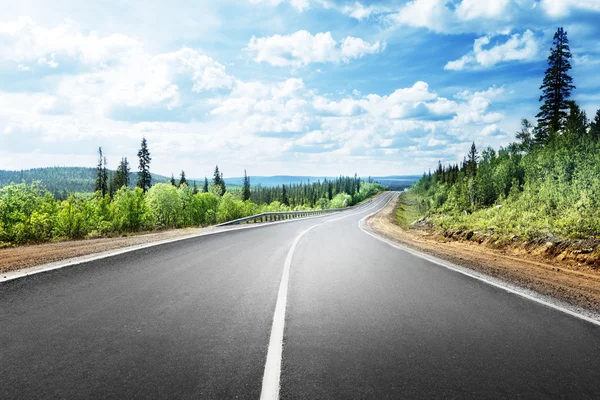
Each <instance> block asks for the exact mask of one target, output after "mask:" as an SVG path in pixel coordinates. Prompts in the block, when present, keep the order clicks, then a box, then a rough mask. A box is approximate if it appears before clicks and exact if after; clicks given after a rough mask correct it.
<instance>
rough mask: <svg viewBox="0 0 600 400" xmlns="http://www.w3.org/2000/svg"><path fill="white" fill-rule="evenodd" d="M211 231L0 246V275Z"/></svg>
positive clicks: (168, 231) (211, 228)
mask: <svg viewBox="0 0 600 400" xmlns="http://www.w3.org/2000/svg"><path fill="white" fill-rule="evenodd" d="M211 230H215V227H207V228H188V229H173V230H167V231H161V232H153V233H146V234H139V235H133V236H126V237H117V238H100V239H87V240H71V241H68V242H58V243H44V244H39V245H32V246H19V247H12V248H5V249H0V274H1V273H6V272H10V271H16V270H19V269H24V268H30V267H35V266H38V265H42V264H47V263H51V262H56V261H62V260H67V259H71V258H74V257H81V256H87V255H92V254H96V253H101V252H104V251H110V250H117V249H122V248H125V247H130V246H136V245H141V244H146V243H152V242H159V241H163V240H169V239H176V238H183V237H188V236H195V235H199V234H201V233H204V232H209V231H211Z"/></svg>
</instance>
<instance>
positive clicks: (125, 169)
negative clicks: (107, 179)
mask: <svg viewBox="0 0 600 400" xmlns="http://www.w3.org/2000/svg"><path fill="white" fill-rule="evenodd" d="M129 172H130V168H129V161H127V157H124V158H121V162H120V163H119V166H118V167H117V170H116V171H115V175H114V177H113V187H114V189H115V190H119V189H121V188H122V187H123V186H129Z"/></svg>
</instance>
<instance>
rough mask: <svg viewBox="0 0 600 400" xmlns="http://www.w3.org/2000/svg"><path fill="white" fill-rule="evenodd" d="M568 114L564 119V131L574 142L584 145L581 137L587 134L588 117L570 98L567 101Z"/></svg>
mask: <svg viewBox="0 0 600 400" xmlns="http://www.w3.org/2000/svg"><path fill="white" fill-rule="evenodd" d="M568 104H569V115H568V116H567V118H566V120H565V133H566V134H567V135H568V136H569V139H571V140H572V141H573V142H575V143H576V144H581V145H585V143H583V142H582V140H581V139H583V138H584V137H585V136H586V135H587V128H588V119H587V115H586V114H585V111H584V110H582V109H581V108H580V107H579V106H578V105H577V103H575V102H574V101H572V100H569V101H568Z"/></svg>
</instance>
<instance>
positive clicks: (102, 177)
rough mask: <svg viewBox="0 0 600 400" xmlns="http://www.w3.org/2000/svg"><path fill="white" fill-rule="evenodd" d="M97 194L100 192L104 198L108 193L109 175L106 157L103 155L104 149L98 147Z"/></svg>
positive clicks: (95, 189)
mask: <svg viewBox="0 0 600 400" xmlns="http://www.w3.org/2000/svg"><path fill="white" fill-rule="evenodd" d="M94 191H95V192H100V193H101V194H102V197H104V196H106V194H107V193H108V173H107V169H106V157H104V156H103V155H102V147H98V164H97V166H96V186H95V188H94Z"/></svg>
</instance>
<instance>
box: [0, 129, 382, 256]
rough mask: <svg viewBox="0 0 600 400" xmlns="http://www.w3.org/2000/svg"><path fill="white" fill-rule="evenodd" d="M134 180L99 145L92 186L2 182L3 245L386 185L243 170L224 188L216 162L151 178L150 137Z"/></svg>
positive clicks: (359, 193) (304, 204)
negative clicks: (58, 188)
mask: <svg viewBox="0 0 600 400" xmlns="http://www.w3.org/2000/svg"><path fill="white" fill-rule="evenodd" d="M138 158H139V168H138V170H139V171H138V176H137V178H138V179H137V184H136V187H134V188H131V187H130V185H129V183H130V181H129V180H130V167H129V162H128V160H127V159H126V158H122V159H121V162H120V164H119V166H118V168H117V170H116V171H115V173H114V174H112V176H111V174H110V173H109V171H108V168H107V161H106V157H105V155H104V154H103V153H102V149H101V148H99V150H98V164H97V167H96V179H95V189H96V190H95V192H94V193H93V194H92V193H73V194H70V195H69V196H68V197H67V198H66V199H57V198H56V197H55V196H54V195H53V194H52V193H51V192H50V191H48V190H47V189H46V188H45V186H44V185H43V184H42V183H41V182H39V181H33V182H32V183H29V184H28V183H26V182H24V181H22V182H21V183H18V184H17V183H11V184H9V185H7V186H4V187H1V188H0V247H2V246H6V245H15V244H23V243H39V242H44V241H49V240H61V239H78V238H85V237H97V236H107V235H120V234H123V233H131V232H139V231H142V230H152V229H162V228H183V227H192V226H206V225H212V224H215V223H221V222H226V221H231V220H234V219H238V218H242V217H246V216H250V215H256V214H259V213H262V212H282V211H292V210H310V209H329V208H343V207H348V206H351V205H354V204H356V203H358V202H360V201H362V200H364V199H366V198H368V197H370V196H373V195H374V194H376V193H378V192H379V191H381V190H383V189H384V188H383V187H382V186H381V185H379V184H377V183H373V182H362V181H361V180H360V179H359V178H357V177H356V175H355V176H354V178H351V177H340V178H338V179H336V180H334V181H331V182H329V181H325V182H323V183H322V182H316V183H312V184H309V183H307V184H299V185H290V186H286V185H282V186H278V187H275V188H263V187H261V186H257V187H255V188H253V187H251V185H250V177H249V176H248V175H247V174H246V171H244V181H243V185H242V186H241V187H234V188H228V187H227V186H226V184H225V181H224V179H223V173H222V172H221V171H220V170H219V166H218V165H217V166H216V167H215V170H214V173H213V178H212V181H211V182H209V181H208V179H207V178H206V177H205V179H204V182H203V184H202V185H201V187H198V186H197V185H196V183H195V182H194V184H193V186H192V187H190V186H189V185H188V181H187V179H186V177H185V172H183V171H182V173H181V176H180V178H179V181H175V178H174V177H173V176H172V177H171V179H170V180H169V181H167V182H160V183H155V184H153V183H152V175H151V174H150V162H151V157H150V151H149V148H148V142H147V141H146V139H145V138H143V139H142V144H141V148H140V151H139V152H138Z"/></svg>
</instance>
